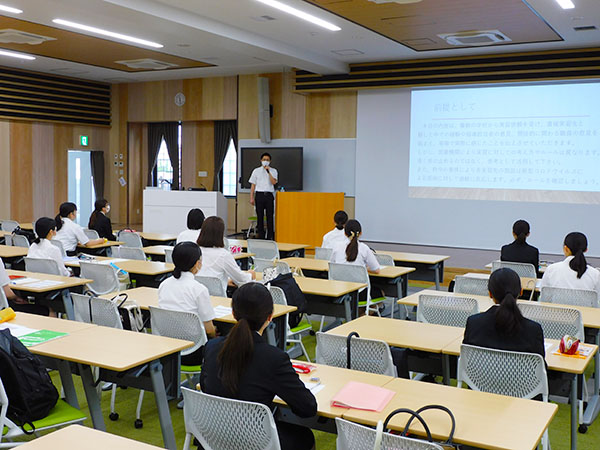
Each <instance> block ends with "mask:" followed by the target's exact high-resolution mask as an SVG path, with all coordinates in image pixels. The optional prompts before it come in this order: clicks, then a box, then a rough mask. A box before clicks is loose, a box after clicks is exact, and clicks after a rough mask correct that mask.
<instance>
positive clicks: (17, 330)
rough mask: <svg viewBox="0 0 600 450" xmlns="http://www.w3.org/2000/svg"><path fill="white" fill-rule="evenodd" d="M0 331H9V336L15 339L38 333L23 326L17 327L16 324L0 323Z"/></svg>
mask: <svg viewBox="0 0 600 450" xmlns="http://www.w3.org/2000/svg"><path fill="white" fill-rule="evenodd" d="M0 330H10V334H12V335H13V336H14V337H16V338H18V337H21V336H24V335H26V334H29V333H35V332H36V331H38V330H35V329H33V328H27V327H24V326H23V325H17V324H16V323H9V322H4V323H0Z"/></svg>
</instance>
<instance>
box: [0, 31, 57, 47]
mask: <svg viewBox="0 0 600 450" xmlns="http://www.w3.org/2000/svg"><path fill="white" fill-rule="evenodd" d="M55 40H56V38H53V37H48V36H42V35H41V34H34V33H26V32H25V31H19V30H13V29H12V28H5V29H3V30H0V43H2V44H29V45H38V44H41V43H42V42H46V41H55Z"/></svg>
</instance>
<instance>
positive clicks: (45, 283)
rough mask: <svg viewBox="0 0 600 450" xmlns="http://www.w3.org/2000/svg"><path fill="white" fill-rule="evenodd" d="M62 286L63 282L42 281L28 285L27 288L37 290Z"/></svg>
mask: <svg viewBox="0 0 600 450" xmlns="http://www.w3.org/2000/svg"><path fill="white" fill-rule="evenodd" d="M61 284H63V282H62V281H56V280H40V281H36V282H35V283H27V287H28V288H35V289H44V288H49V287H54V286H60V285H61Z"/></svg>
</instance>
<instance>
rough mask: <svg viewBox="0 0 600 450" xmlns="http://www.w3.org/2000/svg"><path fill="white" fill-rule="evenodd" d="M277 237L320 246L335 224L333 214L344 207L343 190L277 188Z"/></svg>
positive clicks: (287, 240)
mask: <svg viewBox="0 0 600 450" xmlns="http://www.w3.org/2000/svg"><path fill="white" fill-rule="evenodd" d="M276 199H277V202H276V204H275V239H276V240H277V241H278V242H290V243H294V244H309V245H311V246H314V247H320V246H321V243H322V242H323V235H324V234H325V233H327V232H328V231H331V230H332V229H333V227H334V223H333V215H334V214H335V213H336V211H339V210H341V209H344V193H343V192H333V193H326V192H279V191H278V192H277V197H276Z"/></svg>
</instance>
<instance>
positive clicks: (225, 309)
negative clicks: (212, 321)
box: [214, 305, 231, 319]
mask: <svg viewBox="0 0 600 450" xmlns="http://www.w3.org/2000/svg"><path fill="white" fill-rule="evenodd" d="M214 310H215V317H216V318H217V319H220V318H221V317H225V316H228V315H229V314H231V308H230V307H229V306H221V305H219V306H216V307H215V308H214Z"/></svg>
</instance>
